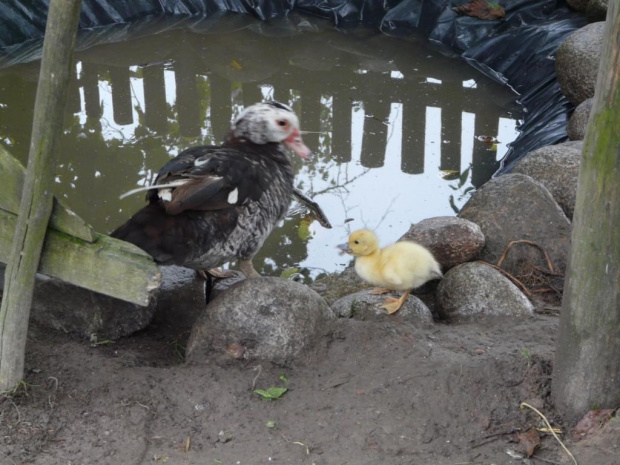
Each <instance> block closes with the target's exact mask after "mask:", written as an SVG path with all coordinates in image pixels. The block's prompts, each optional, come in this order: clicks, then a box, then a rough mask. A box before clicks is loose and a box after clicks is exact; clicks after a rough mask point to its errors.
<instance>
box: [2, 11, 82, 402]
mask: <svg viewBox="0 0 620 465" xmlns="http://www.w3.org/2000/svg"><path fill="white" fill-rule="evenodd" d="M80 3H81V1H80V0H51V1H50V5H49V11H48V18H47V26H46V31H45V39H44V42H43V59H42V61H41V73H40V76H39V85H38V88H37V97H36V102H35V112H34V121H33V128H32V138H31V143H30V153H29V158H28V169H27V173H26V180H25V183H24V189H23V192H22V197H21V204H20V209H19V219H18V222H17V226H16V229H15V235H14V236H13V247H12V249H11V256H10V260H9V263H8V264H7V270H6V274H5V284H4V295H3V298H2V307H1V308H0V391H5V390H9V389H12V388H13V387H15V386H16V385H17V383H19V381H21V379H22V377H23V373H24V354H25V348H26V335H27V332H28V319H29V316H30V306H31V303H32V292H33V289H34V280H35V273H36V271H37V268H38V266H39V258H40V255H41V249H42V247H43V241H44V240H45V232H46V230H47V224H48V221H49V218H50V214H51V212H52V205H53V195H52V191H51V188H52V185H53V180H54V175H55V173H56V153H55V149H56V143H57V141H58V138H59V135H60V132H61V130H62V123H63V117H64V107H65V102H66V98H67V89H68V83H69V77H70V74H71V62H72V56H73V48H74V46H75V37H76V34H77V24H78V18H79V14H80Z"/></svg>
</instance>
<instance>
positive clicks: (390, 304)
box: [381, 290, 411, 315]
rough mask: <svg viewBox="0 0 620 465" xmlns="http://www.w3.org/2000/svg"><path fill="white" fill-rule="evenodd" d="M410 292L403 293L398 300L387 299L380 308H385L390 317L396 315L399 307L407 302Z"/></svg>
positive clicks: (394, 298) (393, 298)
mask: <svg viewBox="0 0 620 465" xmlns="http://www.w3.org/2000/svg"><path fill="white" fill-rule="evenodd" d="M410 292H411V290H408V291H405V292H403V295H402V296H400V299H397V298H396V297H388V298H387V299H386V301H385V302H384V303H383V305H381V308H385V309H386V310H387V312H388V313H389V314H390V315H391V314H393V313H396V312H397V311H399V310H400V307H402V306H403V304H404V303H405V300H407V297H409V293H410Z"/></svg>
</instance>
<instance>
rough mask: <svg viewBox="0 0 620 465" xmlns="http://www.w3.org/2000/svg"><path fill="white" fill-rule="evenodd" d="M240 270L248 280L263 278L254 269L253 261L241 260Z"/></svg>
mask: <svg viewBox="0 0 620 465" xmlns="http://www.w3.org/2000/svg"><path fill="white" fill-rule="evenodd" d="M239 270H241V272H242V273H243V274H244V275H245V277H246V278H248V279H249V278H260V277H261V276H260V275H259V274H258V272H257V271H256V270H255V269H254V265H253V264H252V259H250V260H240V261H239Z"/></svg>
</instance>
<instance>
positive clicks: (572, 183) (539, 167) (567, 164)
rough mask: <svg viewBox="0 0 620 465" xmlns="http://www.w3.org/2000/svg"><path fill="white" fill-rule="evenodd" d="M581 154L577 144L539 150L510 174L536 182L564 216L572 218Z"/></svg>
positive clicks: (578, 142)
mask: <svg viewBox="0 0 620 465" xmlns="http://www.w3.org/2000/svg"><path fill="white" fill-rule="evenodd" d="M582 150H583V143H582V142H581V141H576V142H567V143H565V144H558V145H548V146H546V147H541V148H539V149H536V150H534V151H533V152H530V153H528V154H527V155H525V156H524V157H523V158H522V159H521V160H519V162H518V163H517V164H516V165H515V166H514V168H513V169H512V172H513V173H520V174H525V175H527V176H530V177H532V178H533V179H535V180H536V181H538V182H540V183H541V184H542V185H543V186H545V187H546V188H547V190H548V191H549V192H551V195H552V196H553V198H554V199H555V201H556V202H557V203H558V205H560V207H562V210H564V213H565V214H566V216H567V217H568V218H572V217H573V212H574V210H575V195H576V194H577V178H578V177H579V165H580V163H581V151H582Z"/></svg>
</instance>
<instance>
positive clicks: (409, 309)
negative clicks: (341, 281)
mask: <svg viewBox="0 0 620 465" xmlns="http://www.w3.org/2000/svg"><path fill="white" fill-rule="evenodd" d="M387 295H391V296H393V297H400V294H399V293H391V294H384V295H373V294H370V293H369V291H360V292H356V293H355V294H350V295H347V296H344V297H342V298H340V299H338V300H337V301H336V302H334V303H333V304H332V310H333V311H334V313H335V314H336V315H337V316H338V317H340V318H355V319H357V320H371V321H377V320H378V321H385V320H386V319H391V318H397V319H402V320H405V321H410V322H412V323H415V324H416V325H418V326H428V325H430V324H432V323H433V315H432V314H431V311H430V310H429V308H428V307H427V306H426V305H425V304H424V302H422V301H421V300H420V299H419V298H418V297H416V296H413V295H410V296H409V297H408V298H407V300H406V301H405V303H404V304H403V306H402V307H401V308H400V310H398V312H396V313H394V314H392V315H389V314H388V313H387V311H386V310H385V309H383V308H381V304H383V302H384V301H385V299H386V296H387Z"/></svg>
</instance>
